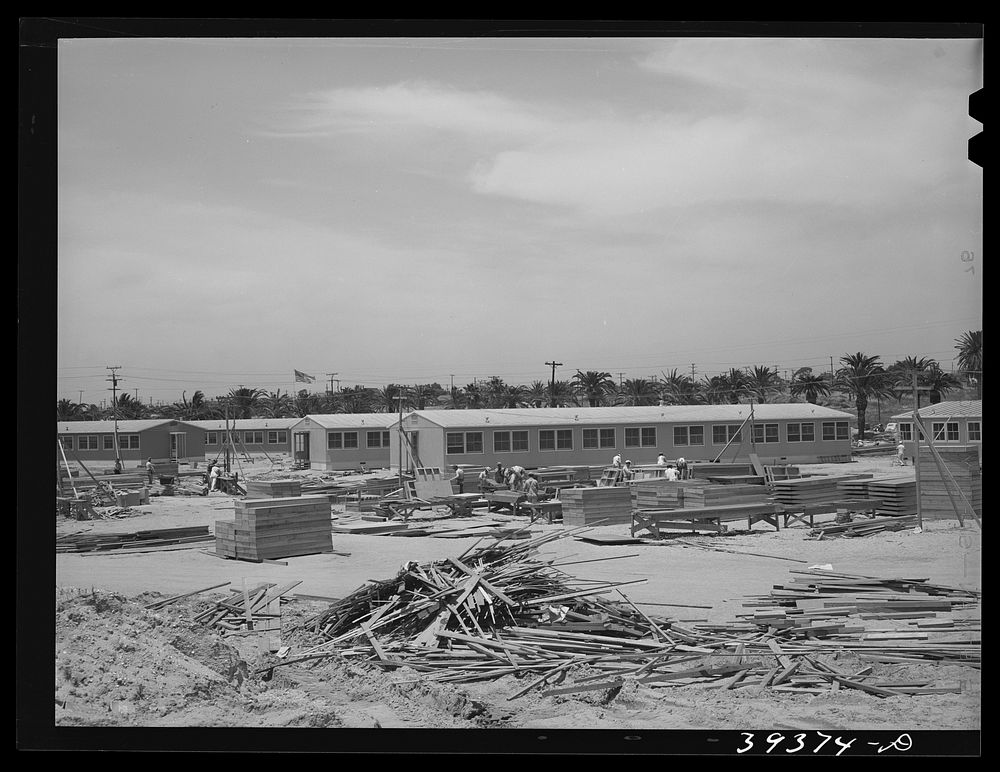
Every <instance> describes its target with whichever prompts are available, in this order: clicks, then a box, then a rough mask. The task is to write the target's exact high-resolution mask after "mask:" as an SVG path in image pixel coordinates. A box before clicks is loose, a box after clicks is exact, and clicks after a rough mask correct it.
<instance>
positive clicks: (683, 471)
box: [677, 456, 688, 480]
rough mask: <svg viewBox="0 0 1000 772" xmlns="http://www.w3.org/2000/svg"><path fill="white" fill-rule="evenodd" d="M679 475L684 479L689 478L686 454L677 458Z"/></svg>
mask: <svg viewBox="0 0 1000 772" xmlns="http://www.w3.org/2000/svg"><path fill="white" fill-rule="evenodd" d="M677 475H678V477H680V479H682V480H686V479H687V478H688V462H687V461H685V460H684V456H681V457H680V458H679V459H677Z"/></svg>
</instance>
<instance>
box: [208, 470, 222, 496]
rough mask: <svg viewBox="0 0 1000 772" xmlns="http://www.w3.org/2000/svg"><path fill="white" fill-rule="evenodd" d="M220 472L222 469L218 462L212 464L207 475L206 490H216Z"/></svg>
mask: <svg viewBox="0 0 1000 772" xmlns="http://www.w3.org/2000/svg"><path fill="white" fill-rule="evenodd" d="M220 474H222V470H221V469H219V465H218V464H212V471H211V472H209V475H208V490H209V491H214V490H216V486H217V485H218V484H219V475H220Z"/></svg>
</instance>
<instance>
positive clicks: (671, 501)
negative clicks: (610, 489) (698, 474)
mask: <svg viewBox="0 0 1000 772" xmlns="http://www.w3.org/2000/svg"><path fill="white" fill-rule="evenodd" d="M704 487H705V481H704V480H674V481H673V482H671V481H670V480H664V479H655V480H641V481H639V482H637V483H633V484H632V485H631V486H629V490H631V491H632V503H633V504H634V505H635V507H636V508H637V509H678V508H679V507H683V506H684V491H685V490H687V489H688V488H704Z"/></svg>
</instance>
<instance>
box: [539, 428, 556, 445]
mask: <svg viewBox="0 0 1000 772" xmlns="http://www.w3.org/2000/svg"><path fill="white" fill-rule="evenodd" d="M538 449H539V450H555V449H556V432H555V429H539V430H538Z"/></svg>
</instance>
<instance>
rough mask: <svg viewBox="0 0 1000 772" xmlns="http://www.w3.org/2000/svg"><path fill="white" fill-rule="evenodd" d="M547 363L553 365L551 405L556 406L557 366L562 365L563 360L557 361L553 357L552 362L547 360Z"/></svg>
mask: <svg viewBox="0 0 1000 772" xmlns="http://www.w3.org/2000/svg"><path fill="white" fill-rule="evenodd" d="M545 364H547V365H551V367H552V380H551V381H550V382H549V407H555V406H556V368H557V367H562V362H557V361H556V360H555V359H553V360H552V361H551V362H546V363H545Z"/></svg>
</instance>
